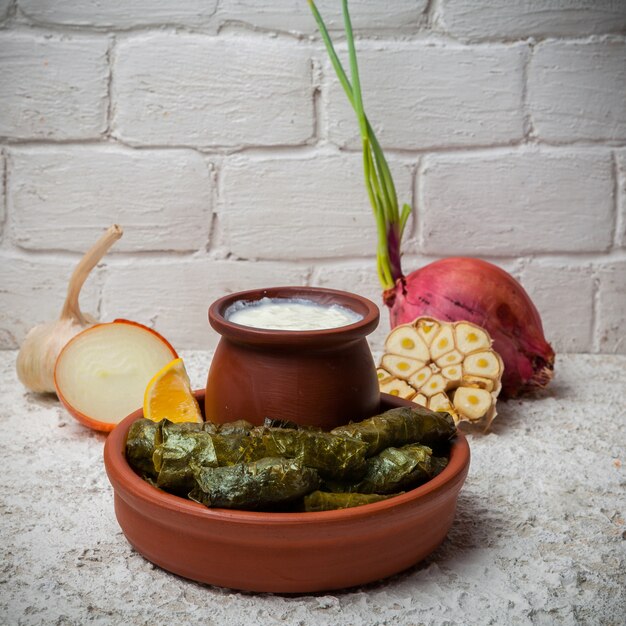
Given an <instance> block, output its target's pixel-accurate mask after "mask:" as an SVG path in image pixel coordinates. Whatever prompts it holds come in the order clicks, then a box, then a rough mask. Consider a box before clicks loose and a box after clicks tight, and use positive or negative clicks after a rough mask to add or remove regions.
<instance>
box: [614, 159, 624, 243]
mask: <svg viewBox="0 0 626 626" xmlns="http://www.w3.org/2000/svg"><path fill="white" fill-rule="evenodd" d="M617 177H618V178H617V181H618V182H617V184H618V192H617V194H618V198H617V203H618V207H617V211H618V218H617V232H616V242H617V245H618V246H621V247H622V248H626V150H618V151H617Z"/></svg>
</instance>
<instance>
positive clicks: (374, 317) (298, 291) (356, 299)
mask: <svg viewBox="0 0 626 626" xmlns="http://www.w3.org/2000/svg"><path fill="white" fill-rule="evenodd" d="M298 297H302V298H306V299H309V300H313V301H315V302H319V303H321V304H330V303H334V304H339V305H341V306H344V307H346V308H349V309H350V310H351V311H353V312H355V313H358V314H359V315H362V316H363V317H362V318H361V319H360V320H358V321H356V322H354V323H352V324H346V325H345V326H337V327H335V328H324V329H320V330H275V329H268V328H254V327H251V326H243V325H241V324H235V323H234V322H230V321H228V320H227V319H226V317H225V313H226V311H227V309H228V308H229V307H230V306H232V305H233V304H235V302H239V301H242V300H243V301H250V302H254V301H256V300H260V299H261V298H298ZM379 321H380V311H379V309H378V306H376V304H374V303H373V302H372V301H371V300H368V299H367V298H364V297H363V296H360V295H358V294H355V293H351V292H349V291H342V290H338V289H326V288H325V287H306V286H302V287H298V286H283V287H268V288H265V289H249V290H247V291H238V292H236V293H231V294H228V295H226V296H222V297H221V298H219V299H218V300H216V301H215V302H213V304H211V306H210V307H209V323H210V324H211V326H212V327H213V328H214V329H215V330H216V331H217V332H218V333H219V334H220V335H222V336H223V337H227V338H228V339H234V340H239V341H246V342H250V343H264V344H279V343H287V344H290V345H296V344H298V345H302V344H319V343H320V342H322V343H333V342H335V341H346V340H351V339H359V338H361V337H365V336H366V335H369V334H370V333H371V332H372V331H374V330H375V328H376V327H377V326H378V323H379Z"/></svg>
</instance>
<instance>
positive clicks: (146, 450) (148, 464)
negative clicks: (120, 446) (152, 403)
mask: <svg viewBox="0 0 626 626" xmlns="http://www.w3.org/2000/svg"><path fill="white" fill-rule="evenodd" d="M160 443H161V424H160V422H153V421H152V420H149V419H145V418H142V419H139V420H137V421H135V422H133V423H132V424H131V425H130V428H129V429H128V435H127V437H126V460H127V461H128V464H129V465H130V466H131V467H132V468H133V469H134V470H135V472H137V473H138V474H139V475H140V476H142V477H143V478H151V479H156V477H157V474H158V472H157V470H156V469H155V467H154V463H153V461H152V455H153V454H154V451H155V449H156V447H157V445H159V444H160Z"/></svg>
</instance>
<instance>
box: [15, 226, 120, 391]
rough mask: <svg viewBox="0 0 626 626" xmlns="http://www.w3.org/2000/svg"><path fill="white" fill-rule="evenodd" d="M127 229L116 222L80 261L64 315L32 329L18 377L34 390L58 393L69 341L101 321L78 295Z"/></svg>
mask: <svg viewBox="0 0 626 626" xmlns="http://www.w3.org/2000/svg"><path fill="white" fill-rule="evenodd" d="M122 234H123V231H122V229H121V228H120V227H119V226H118V225H117V224H113V226H111V227H110V228H109V229H108V230H107V231H106V232H105V233H104V235H102V237H100V239H99V240H98V241H97V242H96V243H95V244H94V245H93V246H92V247H91V248H90V249H89V250H88V251H87V252H86V253H85V255H84V256H83V258H82V259H81V260H80V262H79V263H78V265H77V266H76V268H75V269H74V272H73V274H72V277H71V278H70V282H69V285H68V288H67V297H66V299H65V303H64V305H63V310H62V311H61V315H60V318H59V319H58V320H55V321H53V322H45V323H43V324H39V325H38V326H35V327H34V328H32V329H31V330H30V331H29V332H28V334H27V335H26V338H25V339H24V341H23V343H22V345H21V347H20V351H19V353H18V355H17V361H16V363H15V367H16V369H17V377H18V378H19V379H20V381H21V383H22V384H23V385H24V386H25V387H26V388H27V389H29V390H30V391H34V392H36V393H55V388H54V365H55V363H56V360H57V357H58V356H59V353H60V352H61V350H62V349H63V348H64V347H65V344H66V343H67V342H68V341H69V340H70V339H72V337H74V336H75V335H77V334H78V333H79V332H81V331H82V330H85V328H88V327H90V326H93V325H94V324H96V323H97V322H98V320H97V319H96V318H94V317H93V316H92V315H88V314H85V313H82V312H81V310H80V307H79V305H78V297H79V295H80V290H81V288H82V286H83V283H84V282H85V280H86V279H87V277H88V276H89V273H90V272H91V270H92V269H93V268H94V267H95V266H96V265H97V264H98V263H99V262H100V260H101V259H102V257H103V256H104V255H105V254H106V252H107V251H108V250H109V248H110V247H111V246H112V245H113V244H114V243H115V242H116V241H117V240H118V239H119V238H120V237H121V236H122Z"/></svg>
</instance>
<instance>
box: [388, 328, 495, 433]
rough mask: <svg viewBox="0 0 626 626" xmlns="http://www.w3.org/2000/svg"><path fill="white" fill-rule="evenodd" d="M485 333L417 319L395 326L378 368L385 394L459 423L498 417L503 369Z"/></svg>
mask: <svg viewBox="0 0 626 626" xmlns="http://www.w3.org/2000/svg"><path fill="white" fill-rule="evenodd" d="M492 343H493V342H492V340H491V337H490V336H489V334H488V333H487V331H486V330H485V329H484V328H481V327H480V326H477V325H476V324H472V323H470V322H456V323H449V322H442V321H440V320H436V319H434V318H432V317H418V318H417V319H416V320H414V321H413V323H412V324H402V325H400V326H396V327H395V328H394V329H393V330H392V331H391V333H389V335H388V337H387V341H386V342H385V354H384V355H383V357H382V360H381V362H380V367H379V369H378V380H379V386H380V390H381V391H383V392H385V393H390V394H392V395H395V396H400V397H401V398H405V399H406V400H411V402H415V403H416V404H421V405H422V406H425V407H428V408H429V409H431V410H433V411H447V412H448V413H450V414H451V415H452V417H453V418H454V421H455V422H457V423H458V422H461V421H469V422H477V421H479V420H484V421H485V422H486V425H487V426H489V424H490V423H491V421H492V420H493V418H494V417H495V416H496V398H497V397H498V393H499V392H500V388H501V384H500V379H501V378H502V372H503V370H504V366H503V364H502V359H501V358H500V355H499V354H498V353H497V352H495V350H493V349H492V347H491V344H492Z"/></svg>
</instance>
